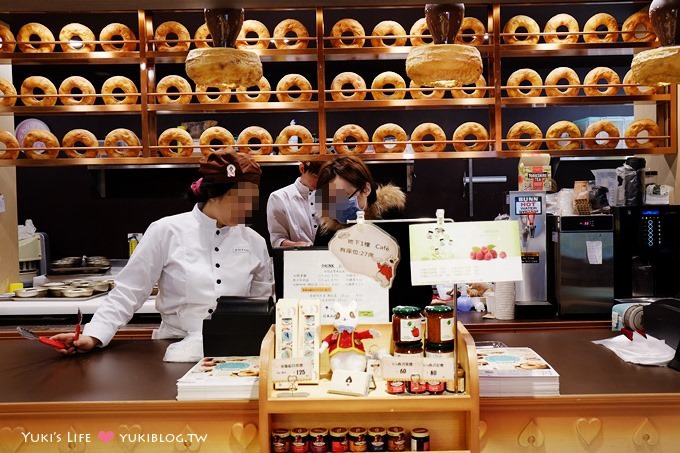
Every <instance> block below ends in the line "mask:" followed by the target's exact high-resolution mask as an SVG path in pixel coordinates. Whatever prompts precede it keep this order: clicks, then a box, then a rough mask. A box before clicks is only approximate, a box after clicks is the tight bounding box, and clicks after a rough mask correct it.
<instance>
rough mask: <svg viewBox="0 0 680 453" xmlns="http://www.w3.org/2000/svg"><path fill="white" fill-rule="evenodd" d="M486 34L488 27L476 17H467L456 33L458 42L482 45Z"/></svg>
mask: <svg viewBox="0 0 680 453" xmlns="http://www.w3.org/2000/svg"><path fill="white" fill-rule="evenodd" d="M485 35H486V28H485V27H484V24H483V23H482V21H481V20H479V19H477V18H475V17H465V18H463V22H462V23H461V24H460V29H459V30H458V34H457V35H456V43H458V44H467V45H470V46H481V45H482V44H484V36H485Z"/></svg>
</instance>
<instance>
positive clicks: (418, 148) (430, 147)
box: [411, 123, 446, 153]
mask: <svg viewBox="0 0 680 453" xmlns="http://www.w3.org/2000/svg"><path fill="white" fill-rule="evenodd" d="M428 136H429V137H432V138H433V141H429V140H428V141H425V137H428ZM411 142H423V143H413V145H412V146H413V151H415V152H417V153H441V152H442V151H444V149H446V134H445V133H444V129H442V128H441V127H439V125H438V124H435V123H422V124H419V125H418V126H416V128H415V129H413V132H411Z"/></svg>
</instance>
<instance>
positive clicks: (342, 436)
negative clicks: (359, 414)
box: [330, 427, 349, 453]
mask: <svg viewBox="0 0 680 453" xmlns="http://www.w3.org/2000/svg"><path fill="white" fill-rule="evenodd" d="M330 433H331V451H332V452H333V453H336V452H344V451H349V445H348V443H347V428H341V427H337V428H331V431H330Z"/></svg>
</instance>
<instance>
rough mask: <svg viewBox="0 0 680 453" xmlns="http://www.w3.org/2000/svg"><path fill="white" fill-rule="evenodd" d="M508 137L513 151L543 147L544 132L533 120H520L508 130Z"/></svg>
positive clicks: (509, 146)
mask: <svg viewBox="0 0 680 453" xmlns="http://www.w3.org/2000/svg"><path fill="white" fill-rule="evenodd" d="M526 135H528V136H529V137H528V138H527V137H525V136H526ZM507 139H508V148H510V149H511V150H512V151H535V150H537V149H538V148H540V147H541V143H542V142H543V132H541V129H539V128H538V126H536V124H534V123H532V122H531V121H518V122H517V123H515V124H513V125H512V127H511V128H510V130H508V135H507Z"/></svg>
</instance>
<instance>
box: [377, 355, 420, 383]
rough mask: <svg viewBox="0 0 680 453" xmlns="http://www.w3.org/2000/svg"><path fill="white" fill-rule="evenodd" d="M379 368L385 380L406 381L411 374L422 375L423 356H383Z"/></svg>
mask: <svg viewBox="0 0 680 453" xmlns="http://www.w3.org/2000/svg"><path fill="white" fill-rule="evenodd" d="M381 369H382V370H381V371H382V377H383V379H385V380H386V381H408V380H410V379H411V378H412V377H413V376H421V377H422V376H423V358H422V357H384V358H383V359H382V367H381Z"/></svg>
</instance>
